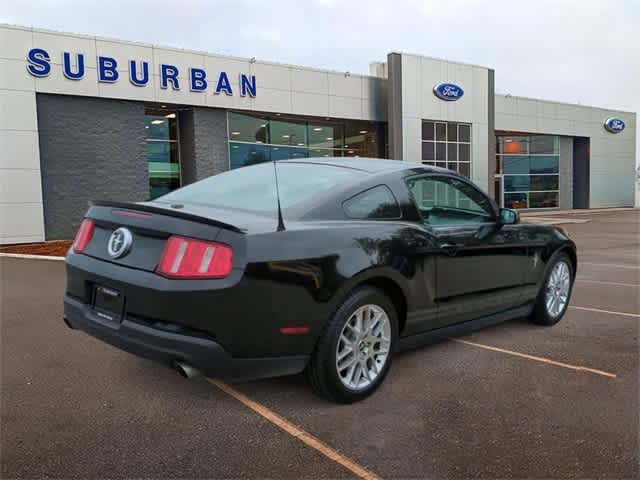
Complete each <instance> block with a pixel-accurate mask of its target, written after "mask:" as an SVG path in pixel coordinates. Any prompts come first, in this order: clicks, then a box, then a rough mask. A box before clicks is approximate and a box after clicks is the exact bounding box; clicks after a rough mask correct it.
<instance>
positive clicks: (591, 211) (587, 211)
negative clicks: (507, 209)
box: [520, 207, 640, 217]
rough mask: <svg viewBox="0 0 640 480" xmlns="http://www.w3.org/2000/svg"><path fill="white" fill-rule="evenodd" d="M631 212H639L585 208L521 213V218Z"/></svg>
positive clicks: (630, 209) (613, 208) (629, 208)
mask: <svg viewBox="0 0 640 480" xmlns="http://www.w3.org/2000/svg"><path fill="white" fill-rule="evenodd" d="M633 210H636V211H640V209H639V208H638V207H611V208H585V209H581V210H547V211H534V212H522V213H521V214H520V216H521V217H551V216H556V215H558V216H562V215H569V216H571V215H598V214H602V213H615V212H631V211H633Z"/></svg>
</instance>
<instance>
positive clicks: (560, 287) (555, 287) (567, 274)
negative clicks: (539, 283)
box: [545, 261, 571, 318]
mask: <svg viewBox="0 0 640 480" xmlns="http://www.w3.org/2000/svg"><path fill="white" fill-rule="evenodd" d="M570 289H571V270H570V268H569V265H567V263H566V262H563V261H559V262H558V263H556V264H555V265H554V266H553V270H551V274H550V275H549V279H548V280H547V286H546V294H545V304H546V306H547V313H548V314H549V315H551V316H552V317H553V318H556V317H558V315H560V314H561V313H562V312H563V311H564V308H565V307H566V305H567V302H568V300H569V290H570Z"/></svg>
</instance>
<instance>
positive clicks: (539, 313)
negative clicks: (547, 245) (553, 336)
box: [529, 252, 574, 327]
mask: <svg viewBox="0 0 640 480" xmlns="http://www.w3.org/2000/svg"><path fill="white" fill-rule="evenodd" d="M560 262H564V263H565V264H566V265H567V266H568V267H569V295H568V297H567V302H566V304H565V306H564V307H563V308H562V310H561V311H560V312H559V313H558V314H557V315H555V316H553V315H551V314H550V313H549V311H548V310H547V305H546V302H545V296H546V292H547V282H548V281H549V277H550V276H551V272H553V269H554V267H555V266H556V265H557V264H558V263H560ZM573 281H574V268H573V263H572V262H571V259H570V258H569V256H568V255H567V254H566V253H564V252H560V253H557V254H556V255H554V256H553V257H552V259H551V261H550V262H549V264H548V265H547V270H546V272H545V275H544V281H543V282H542V285H541V286H540V291H539V292H538V297H537V298H536V303H535V305H534V307H533V311H532V312H531V315H530V316H529V320H531V321H532V322H533V323H536V324H538V325H543V326H545V327H550V326H552V325H555V324H556V323H558V322H559V321H560V320H561V319H562V317H563V316H564V314H565V312H566V311H567V308H568V306H569V303H570V301H571V293H572V292H573Z"/></svg>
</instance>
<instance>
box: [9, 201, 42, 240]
mask: <svg viewBox="0 0 640 480" xmlns="http://www.w3.org/2000/svg"><path fill="white" fill-rule="evenodd" d="M42 240H44V221H43V218H42V204H38V203H35V204H18V203H13V204H0V244H3V243H21V242H39V241H42Z"/></svg>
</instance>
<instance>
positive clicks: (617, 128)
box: [604, 117, 625, 133]
mask: <svg viewBox="0 0 640 480" xmlns="http://www.w3.org/2000/svg"><path fill="white" fill-rule="evenodd" d="M624 127H625V123H624V120H622V119H620V118H616V117H610V118H607V119H606V120H605V121H604V128H606V129H607V131H608V132H611V133H620V132H621V131H623V130H624Z"/></svg>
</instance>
